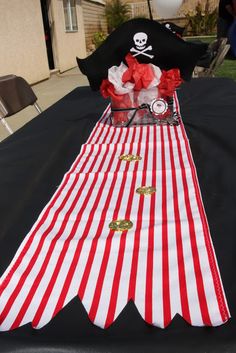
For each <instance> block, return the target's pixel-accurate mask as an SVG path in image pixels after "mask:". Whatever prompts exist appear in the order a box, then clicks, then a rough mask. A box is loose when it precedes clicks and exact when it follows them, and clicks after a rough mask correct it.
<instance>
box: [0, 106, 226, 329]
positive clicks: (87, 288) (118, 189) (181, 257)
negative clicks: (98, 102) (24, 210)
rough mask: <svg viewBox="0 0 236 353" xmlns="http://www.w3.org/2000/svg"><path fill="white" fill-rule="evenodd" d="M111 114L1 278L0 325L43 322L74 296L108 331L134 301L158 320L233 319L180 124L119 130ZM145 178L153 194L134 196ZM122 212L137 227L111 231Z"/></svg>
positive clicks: (97, 128)
mask: <svg viewBox="0 0 236 353" xmlns="http://www.w3.org/2000/svg"><path fill="white" fill-rule="evenodd" d="M108 115H109V108H108V109H107V111H106V112H105V113H104V116H103V117H102V119H101V120H100V121H99V122H98V123H97V125H96V126H95V128H94V130H93V132H92V134H91V136H90V138H89V140H88V141H87V143H86V144H85V145H83V146H82V149H81V152H80V154H79V156H78V157H77V159H76V160H75V162H74V164H73V165H72V167H71V169H70V170H69V171H68V172H67V173H66V175H65V176H64V178H63V180H62V183H61V185H60V186H59V188H58V190H57V192H56V193H55V195H54V196H53V197H52V199H51V200H50V202H49V203H48V205H47V206H46V207H45V208H44V210H43V211H42V213H41V214H40V216H39V218H38V220H37V221H36V223H35V224H34V226H33V228H32V229H31V231H30V232H29V234H28V235H27V236H26V238H25V240H24V241H23V242H22V244H21V246H20V248H19V249H18V251H17V253H16V255H15V257H14V259H13V261H12V262H11V264H10V265H9V267H8V269H7V270H6V271H5V273H4V274H3V276H2V278H1V282H0V327H1V330H10V329H14V328H17V327H19V326H21V325H24V324H26V323H28V322H32V325H33V327H35V328H40V327H42V326H44V325H46V324H47V323H48V322H49V321H50V320H51V319H52V318H53V317H54V316H55V315H56V314H57V313H58V312H59V311H60V310H61V309H62V308H63V307H64V306H65V305H66V304H67V303H68V302H69V301H71V300H72V299H73V298H74V297H75V296H77V295H78V296H79V298H80V299H81V301H82V303H83V305H84V307H85V309H86V311H87V312H88V315H89V318H90V320H92V322H94V323H95V324H96V325H98V326H100V327H102V328H106V327H108V326H109V325H111V324H112V323H113V322H114V320H115V319H116V318H117V316H118V315H119V314H120V313H121V311H122V310H123V308H124V307H125V306H126V304H127V302H128V301H129V300H133V301H134V303H135V305H136V306H137V308H138V311H139V312H140V314H141V316H142V317H143V319H144V320H145V321H146V322H148V323H150V324H152V325H155V326H159V327H166V326H167V325H168V324H169V323H170V322H171V320H172V318H173V317H174V316H175V315H176V313H179V314H180V315H181V316H182V317H183V318H184V319H185V320H186V321H187V322H189V323H190V324H192V325H196V326H202V325H213V326H217V325H220V324H222V323H224V322H226V321H227V320H228V319H229V316H230V314H229V311H228V307H227V303H226V299H225V295H224V290H223V287H222V283H221V278H220V274H219V270H218V267H217V261H216V257H215V253H214V249H213V246H212V242H211V237H210V233H209V228H208V224H207V219H206V215H205V211H204V207H203V203H202V200H201V195H200V190H199V185H198V180H197V175H196V170H195V167H194V163H193V159H192V156H191V152H190V147H189V143H188V140H187V137H186V133H185V130H184V127H183V124H182V123H181V124H180V125H179V126H175V127H170V126H161V127H160V126H138V127H130V128H115V127H112V126H110V125H109V124H107V123H106V122H107V119H108ZM122 154H134V155H139V156H141V157H142V160H141V161H139V162H126V161H122V160H120V159H119V156H120V155H122ZM144 185H146V186H154V187H155V188H156V190H157V191H156V193H155V194H153V195H151V196H144V195H139V194H137V193H136V192H135V190H136V189H137V188H138V187H139V186H144ZM116 219H129V220H131V221H132V222H133V228H132V229H130V230H129V231H124V232H114V231H112V230H110V229H109V223H110V222H111V221H112V220H116Z"/></svg>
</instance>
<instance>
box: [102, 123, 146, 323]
mask: <svg viewBox="0 0 236 353" xmlns="http://www.w3.org/2000/svg"><path fill="white" fill-rule="evenodd" d="M142 132H143V130H142V129H141V130H140V135H139V143H138V150H137V155H138V156H139V155H140V150H141V142H142ZM137 170H138V163H136V164H135V167H134V171H133V176H132V182H131V186H130V193H129V197H128V202H127V209H126V213H125V219H130V214H131V209H132V204H133V198H134V193H135V184H136V179H137ZM126 234H127V232H124V233H123V234H122V236H121V241H120V247H119V250H118V258H117V263H116V269H115V274H114V278H113V283H112V290H111V296H110V303H109V308H108V312H107V317H106V322H105V328H107V327H109V326H110V325H111V324H112V323H113V321H114V316H115V311H116V305H117V297H118V292H119V285H120V278H121V272H122V266H123V260H124V252H125V246H126Z"/></svg>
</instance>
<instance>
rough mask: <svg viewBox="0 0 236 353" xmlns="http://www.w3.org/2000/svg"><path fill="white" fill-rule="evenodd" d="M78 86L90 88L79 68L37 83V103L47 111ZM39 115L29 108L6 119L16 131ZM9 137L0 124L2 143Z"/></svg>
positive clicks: (35, 87)
mask: <svg viewBox="0 0 236 353" xmlns="http://www.w3.org/2000/svg"><path fill="white" fill-rule="evenodd" d="M78 86H88V80H87V77H86V76H84V75H82V74H81V72H80V71H79V69H78V67H75V68H74V69H72V70H69V71H67V72H65V73H63V74H53V75H52V76H51V77H50V78H49V79H48V80H45V81H43V82H40V83H37V84H35V85H33V86H32V88H33V90H34V92H35V94H36V96H37V97H38V101H37V103H38V104H39V106H40V107H41V109H42V110H45V109H47V108H48V107H50V106H51V105H52V104H54V103H55V102H57V101H58V100H59V99H61V98H62V97H64V96H65V95H66V94H67V93H69V92H70V91H72V90H73V89H74V88H76V87H78ZM37 115H38V113H37V111H36V109H35V108H34V106H29V107H27V108H25V109H23V110H22V111H20V112H18V113H17V114H15V115H13V116H10V117H9V118H6V121H7V122H8V124H9V125H10V127H11V128H12V130H13V131H16V130H18V129H19V128H21V127H22V126H23V125H25V124H26V123H27V122H28V121H30V120H31V119H33V118H34V117H36V116H37ZM7 136H9V133H8V132H7V130H6V128H5V127H4V126H3V125H2V124H0V141H2V140H4V139H5V138H6V137H7Z"/></svg>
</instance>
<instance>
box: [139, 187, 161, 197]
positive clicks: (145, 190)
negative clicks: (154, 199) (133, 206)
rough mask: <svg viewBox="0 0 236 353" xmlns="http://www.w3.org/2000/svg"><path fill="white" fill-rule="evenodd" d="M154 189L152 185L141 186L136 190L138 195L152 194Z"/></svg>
mask: <svg viewBox="0 0 236 353" xmlns="http://www.w3.org/2000/svg"><path fill="white" fill-rule="evenodd" d="M156 191H157V190H156V188H154V187H153V186H141V187H139V188H138V189H137V190H136V192H137V193H138V194H139V195H152V194H154V193H155V192H156Z"/></svg>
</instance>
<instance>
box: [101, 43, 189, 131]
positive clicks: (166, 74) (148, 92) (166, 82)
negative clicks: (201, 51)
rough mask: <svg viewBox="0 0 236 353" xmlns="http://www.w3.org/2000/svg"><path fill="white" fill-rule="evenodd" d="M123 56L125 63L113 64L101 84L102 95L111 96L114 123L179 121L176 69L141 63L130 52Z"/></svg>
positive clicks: (118, 124)
mask: <svg viewBox="0 0 236 353" xmlns="http://www.w3.org/2000/svg"><path fill="white" fill-rule="evenodd" d="M141 49H142V48H141ZM125 60H126V63H127V65H128V66H126V65H125V64H124V63H123V62H122V63H121V64H120V65H119V66H112V67H111V68H110V69H109V70H108V78H107V79H105V80H103V81H102V84H101V88H100V91H101V94H102V95H103V97H104V98H107V97H110V98H111V111H112V123H113V125H115V126H130V125H131V124H168V123H169V124H178V117H177V115H176V114H175V113H174V110H173V94H174V91H175V89H176V88H177V87H178V86H179V85H180V84H181V82H182V79H181V77H180V71H179V69H171V70H168V71H165V70H161V69H160V68H159V67H158V66H156V65H153V64H140V63H139V62H138V61H137V59H136V58H135V57H133V56H132V55H131V54H130V53H129V54H127V56H126V57H125Z"/></svg>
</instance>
